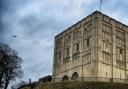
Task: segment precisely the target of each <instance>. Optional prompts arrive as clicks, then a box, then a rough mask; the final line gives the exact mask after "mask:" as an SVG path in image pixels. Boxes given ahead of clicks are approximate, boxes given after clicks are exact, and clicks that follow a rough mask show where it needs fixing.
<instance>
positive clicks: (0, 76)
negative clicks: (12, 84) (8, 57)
mask: <svg viewBox="0 0 128 89" xmlns="http://www.w3.org/2000/svg"><path fill="white" fill-rule="evenodd" d="M3 75H4V70H2V72H1V74H0V85H1V84H2V78H3Z"/></svg>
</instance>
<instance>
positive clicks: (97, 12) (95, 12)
mask: <svg viewBox="0 0 128 89" xmlns="http://www.w3.org/2000/svg"><path fill="white" fill-rule="evenodd" d="M94 14H100V15H102V16H105V17H108V18H109V19H111V20H113V21H115V22H117V23H119V24H122V25H123V26H125V27H127V28H128V25H126V24H124V23H122V22H120V21H118V20H116V19H114V18H112V17H110V16H108V15H106V14H104V13H102V12H100V11H98V10H96V11H94V12H93V13H91V14H90V15H88V16H86V17H85V18H83V19H82V20H80V21H78V22H76V23H75V24H73V25H72V26H70V27H69V28H67V29H66V30H64V31H62V32H61V33H60V34H58V35H56V36H55V38H56V37H58V36H59V35H61V34H63V33H64V32H66V31H67V30H69V29H70V28H71V27H73V26H75V25H76V24H79V23H80V22H82V21H83V20H85V19H87V18H88V17H89V16H92V15H94Z"/></svg>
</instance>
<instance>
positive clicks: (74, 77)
mask: <svg viewBox="0 0 128 89" xmlns="http://www.w3.org/2000/svg"><path fill="white" fill-rule="evenodd" d="M78 77H79V75H78V73H77V72H74V73H73V75H72V80H77V79H78Z"/></svg>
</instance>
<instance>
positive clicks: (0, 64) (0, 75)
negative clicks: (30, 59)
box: [0, 43, 23, 89]
mask: <svg viewBox="0 0 128 89" xmlns="http://www.w3.org/2000/svg"><path fill="white" fill-rule="evenodd" d="M0 55H1V57H0V84H1V88H4V89H7V87H8V85H9V83H10V81H13V80H15V79H16V78H20V77H22V75H23V71H22V68H21V63H22V58H21V57H19V56H18V53H17V52H16V51H15V50H13V49H11V48H10V47H9V46H8V45H6V44H3V43H0Z"/></svg>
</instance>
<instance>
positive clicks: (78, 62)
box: [53, 11, 128, 83]
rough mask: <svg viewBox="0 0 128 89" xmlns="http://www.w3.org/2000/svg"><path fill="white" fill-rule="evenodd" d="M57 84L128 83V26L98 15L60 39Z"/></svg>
mask: <svg viewBox="0 0 128 89" xmlns="http://www.w3.org/2000/svg"><path fill="white" fill-rule="evenodd" d="M53 80H54V81H62V80H78V81H103V82H111V81H112V82H121V83H126V82H127V83H128V26H126V25H124V24H122V23H120V22H118V21H116V20H114V19H113V18H111V17H109V16H107V15H105V14H102V13H101V12H99V11H95V12H93V13H92V14H91V15H89V16H87V17H86V18H84V19H82V20H81V21H79V22H78V23H76V24H74V25H73V26H71V27H69V28H68V29H67V30H65V31H63V32H62V33H60V34H59V35H57V36H56V37H55V44H54V61H53Z"/></svg>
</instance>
